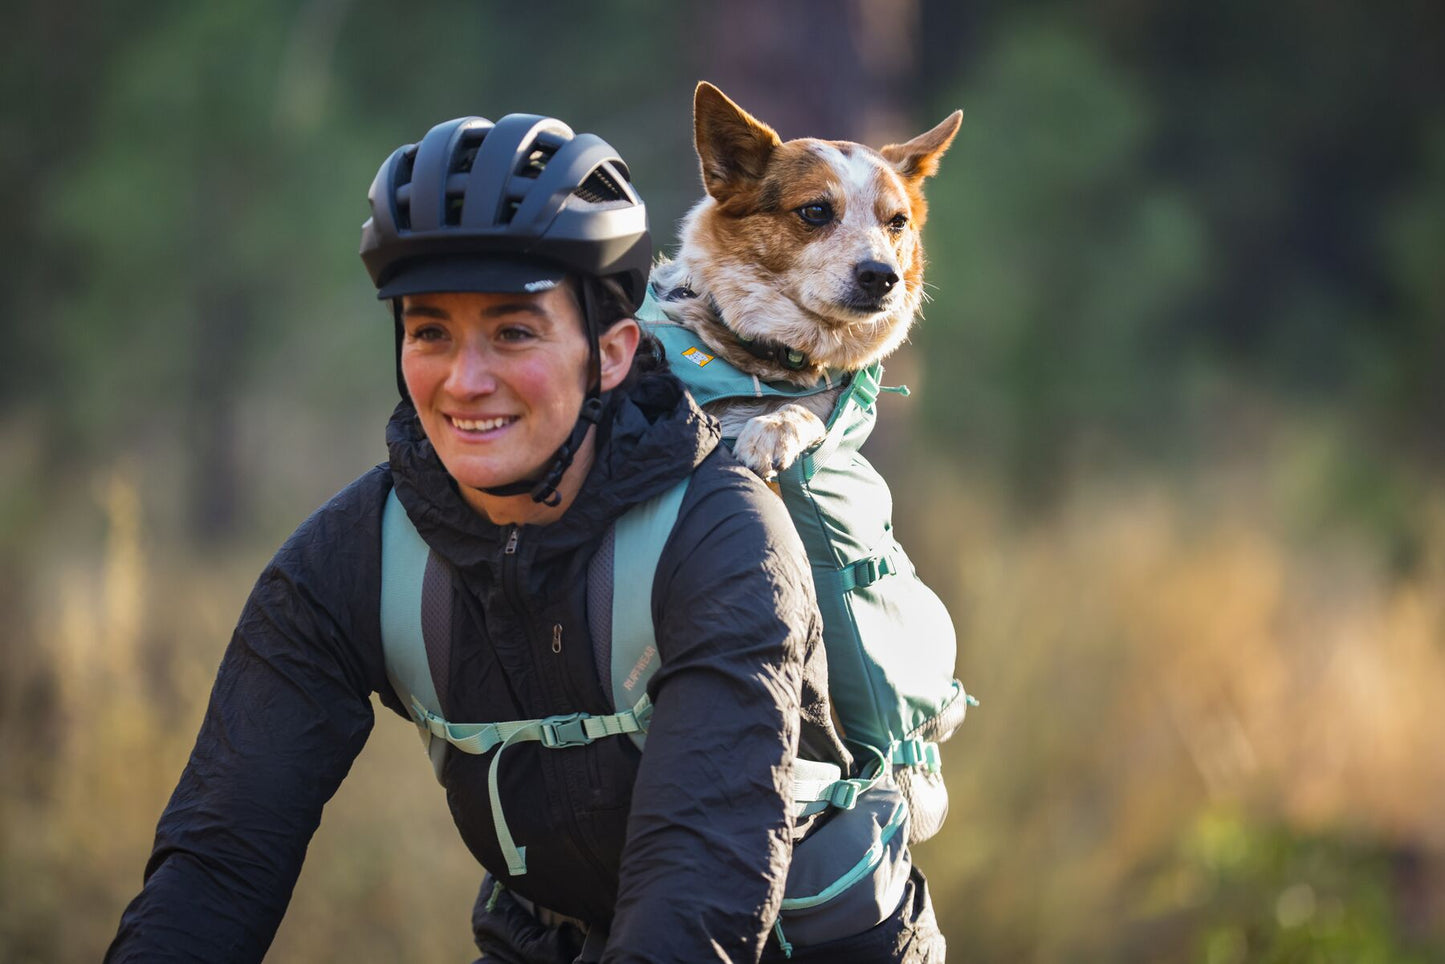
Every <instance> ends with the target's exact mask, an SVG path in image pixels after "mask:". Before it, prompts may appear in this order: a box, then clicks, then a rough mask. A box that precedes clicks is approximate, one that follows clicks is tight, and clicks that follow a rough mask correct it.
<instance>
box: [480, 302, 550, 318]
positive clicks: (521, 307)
mask: <svg viewBox="0 0 1445 964" xmlns="http://www.w3.org/2000/svg"><path fill="white" fill-rule="evenodd" d="M518 313H525V314H529V315H536V316H537V317H538V318H546V317H547V312H546V311H544V310H543V309H542V307H541V306H540V305H538V304H536V303H535V302H532V301H504V302H502V303H501V304H499V305H492V306H491V307H489V308H486V309H483V311H482V317H483V318H500V317H501V316H503V315H515V314H518Z"/></svg>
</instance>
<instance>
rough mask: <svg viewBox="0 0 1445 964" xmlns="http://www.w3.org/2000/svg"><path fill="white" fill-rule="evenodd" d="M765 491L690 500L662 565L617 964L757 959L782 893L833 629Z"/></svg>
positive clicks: (615, 940)
mask: <svg viewBox="0 0 1445 964" xmlns="http://www.w3.org/2000/svg"><path fill="white" fill-rule="evenodd" d="M754 482H755V480H751V477H748V478H747V479H742V480H738V479H736V478H735V477H730V478H729V481H728V483H727V484H726V485H725V486H724V487H722V488H714V489H713V490H712V491H710V492H704V493H701V498H699V499H698V500H697V501H696V502H693V494H692V493H689V502H691V503H692V504H691V505H690V506H685V507H684V515H683V518H682V519H681V520H680V521H679V522H678V525H677V527H676V529H675V530H674V533H673V537H672V540H671V541H670V543H669V545H668V547H667V550H666V551H665V552H664V554H663V557H662V560H661V562H660V563H659V566H658V579H657V585H656V588H655V590H654V596H653V599H654V615H655V625H656V626H657V627H658V643H659V648H660V650H661V654H662V666H661V668H660V669H659V671H658V673H657V676H656V677H655V678H654V679H653V681H652V683H651V685H650V686H649V690H650V691H651V692H652V694H653V700H654V703H655V706H656V709H655V712H654V714H653V717H652V723H651V726H650V729H649V731H648V737H647V749H646V752H644V753H643V755H642V763H641V767H640V770H639V772H638V777H637V783H636V786H635V789H634V793H633V800H632V811H631V816H630V819H629V823H628V835H627V846H626V849H625V850H624V853H623V858H622V868H621V876H620V882H619V891H618V900H617V909H616V915H615V917H614V919H613V924H612V931H611V935H610V939H609V942H608V950H607V954H606V957H605V959H606V960H607V961H609V962H611V961H688V962H698V961H704V960H717V961H756V960H757V959H758V957H759V955H760V954H761V951H762V945H763V942H764V940H765V939H766V936H767V932H768V929H769V928H770V927H771V926H772V923H773V919H774V917H775V916H776V914H777V909H778V905H779V902H780V901H781V899H782V891H783V882H784V879H785V878H786V875H787V867H788V860H789V856H790V853H791V844H790V837H791V834H790V831H791V827H792V817H791V813H790V807H789V804H790V799H789V798H790V787H791V779H792V761H793V758H794V756H795V754H796V752H797V745H798V733H799V714H800V695H801V693H802V690H803V674H804V665H805V660H806V659H807V658H808V656H809V654H810V653H811V652H813V651H815V650H819V648H820V647H821V640H820V633H819V625H820V624H819V619H818V615H817V606H816V603H815V601H814V597H813V587H812V580H811V577H810V575H809V573H808V570H807V567H806V559H805V557H804V554H803V548H802V545H801V543H800V542H799V541H798V538H797V535H796V533H795V532H794V530H793V527H792V523H791V522H790V521H789V520H788V517H787V515H786V512H785V511H784V509H783V506H782V504H781V502H780V501H779V500H777V499H776V498H775V497H774V496H773V495H772V494H771V493H769V492H767V490H765V489H763V488H762V486H761V485H760V484H753V483H754ZM697 485H698V481H697V478H695V480H694V486H695V487H696V486H697ZM669 573H671V575H670V576H669V575H668V574H669ZM818 655H819V656H821V652H820V651H819V652H818Z"/></svg>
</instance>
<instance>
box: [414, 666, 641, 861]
mask: <svg viewBox="0 0 1445 964" xmlns="http://www.w3.org/2000/svg"><path fill="white" fill-rule="evenodd" d="M412 709H413V711H414V712H416V713H418V714H421V719H422V721H423V725H424V726H425V728H426V730H427V732H429V733H430V734H431V735H432V736H434V737H439V738H440V739H443V740H446V741H447V743H449V744H451V745H452V746H454V747H456V748H457V749H458V750H461V751H462V752H463V753H470V754H472V755H473V756H479V755H481V754H483V753H487V752H490V751H491V750H492V749H493V748H494V747H495V748H496V750H497V752H496V753H495V754H494V755H493V756H492V762H491V765H490V766H489V767H488V768H487V795H488V797H489V798H490V801H491V807H492V826H493V827H494V828H495V829H496V831H497V845H498V846H499V847H501V849H502V856H503V857H505V858H506V861H507V873H509V874H511V875H512V876H513V877H521V876H523V875H524V874H526V873H527V848H526V847H518V846H517V843H516V841H515V840H514V839H513V838H512V831H511V829H510V828H509V827H508V826H507V817H506V814H505V813H503V812H502V796H501V793H500V792H499V791H498V789H497V772H498V769H499V767H500V766H501V763H502V754H503V753H504V752H506V749H507V747H509V746H512V745H513V744H516V743H540V744H542V746H543V747H545V748H547V749H549V750H565V749H568V748H570V747H578V746H587V745H588V744H590V743H593V742H595V741H597V740H600V739H602V738H603V737H608V736H624V735H629V734H633V733H640V732H643V731H644V730H646V729H647V723H648V721H649V720H650V719H651V718H652V701H651V700H650V699H648V697H647V696H646V694H644V695H643V697H642V699H640V700H638V701H637V705H636V706H634V707H632V709H630V710H623V711H622V712H621V713H609V714H608V715H606V716H592V715H590V714H588V713H563V714H559V715H557V716H547V717H543V718H541V719H538V720H509V721H507V722H503V723H449V722H447V721H446V720H444V719H442V718H441V717H440V716H437V715H436V714H435V713H432V712H430V711H429V710H427V709H426V707H424V706H422V705H421V704H420V703H419V702H418V701H417V700H416V699H415V697H413V699H412Z"/></svg>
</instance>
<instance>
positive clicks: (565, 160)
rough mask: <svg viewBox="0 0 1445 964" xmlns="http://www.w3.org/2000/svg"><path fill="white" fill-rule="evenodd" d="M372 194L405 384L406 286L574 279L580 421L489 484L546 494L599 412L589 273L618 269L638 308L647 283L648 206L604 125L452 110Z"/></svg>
mask: <svg viewBox="0 0 1445 964" xmlns="http://www.w3.org/2000/svg"><path fill="white" fill-rule="evenodd" d="M368 200H369V201H370V203H371V217H370V218H368V219H367V221H366V223H365V224H363V225H362V227H361V260H362V262H363V263H364V264H365V265H366V270H367V272H368V273H369V274H370V275H371V280H372V282H373V283H374V284H375V285H376V288H377V297H378V298H382V299H387V298H390V299H393V317H394V319H395V322H396V338H397V386H398V389H399V390H400V391H401V394H402V397H403V398H405V397H406V394H407V393H406V385H405V382H404V381H403V379H402V376H401V368H400V363H401V340H402V327H401V297H402V296H403V295H409V294H422V293H427V292H443V291H483V292H491V291H503V292H529V293H532V292H539V291H545V290H547V289H549V288H553V287H556V286H557V285H558V284H560V283H561V282H562V279H563V278H564V277H566V275H568V274H574V275H577V276H579V277H580V278H581V279H582V282H583V283H582V285H581V289H582V315H583V319H584V323H585V327H586V329H587V330H586V335H587V339H588V343H589V362H588V364H589V368H590V374H589V378H588V389H587V397H586V399H585V400H584V402H583V404H582V409H581V411H580V412H579V413H578V419H577V424H576V426H575V427H574V428H573V430H572V434H571V436H570V437H569V438H568V439H567V441H565V442H563V444H562V447H561V448H559V449H558V450H557V452H556V454H555V455H554V457H553V459H552V461H551V463H550V464H549V465H548V466H547V468H546V469H544V471H543V473H542V477H541V478H538V479H529V480H524V481H521V482H516V483H512V484H510V485H504V486H497V487H495V488H491V489H487V490H485V491H487V492H490V493H492V494H494V495H518V494H521V493H523V492H530V494H531V495H532V498H533V499H535V500H536V501H538V502H543V503H546V504H549V505H555V504H556V503H557V500H558V498H559V497H558V495H557V490H556V486H557V484H558V483H559V482H560V481H561V478H562V474H563V473H564V472H566V470H567V467H568V466H569V465H571V463H572V457H573V455H575V454H576V451H577V448H578V447H579V446H580V445H581V443H582V439H583V438H584V437H585V435H586V433H587V429H588V428H589V427H590V426H591V425H593V424H595V423H596V421H597V419H598V418H599V417H600V416H601V413H602V400H601V394H600V385H599V359H598V349H597V339H598V335H599V324H600V321H599V319H598V318H597V317H596V307H595V306H596V302H597V298H596V295H595V293H594V291H593V285H592V283H591V282H590V279H601V278H611V279H613V280H614V281H616V282H617V285H618V286H619V287H620V288H621V290H622V293H623V295H624V296H625V298H626V305H625V307H626V308H627V309H628V310H629V311H636V310H637V307H638V306H639V305H641V303H642V299H643V295H644V294H645V292H646V289H647V274H648V270H649V268H650V267H651V263H652V241H651V238H650V237H649V235H648V232H647V209H646V207H645V206H644V205H643V203H642V199H641V198H640V197H638V196H637V192H636V191H634V190H633V188H632V183H631V174H630V172H629V171H628V169H627V165H626V164H625V163H624V162H623V160H622V158H621V157H619V156H618V154H617V151H616V150H614V149H613V148H612V147H611V146H610V145H608V143H607V142H606V141H604V140H602V139H601V138H600V137H597V136H596V135H594V134H574V133H573V131H572V128H570V127H568V126H567V125H566V124H564V123H562V122H561V121H559V120H556V119H555V118H551V117H541V116H538V115H535V114H508V115H507V116H506V117H503V118H502V119H501V120H500V121H498V122H497V123H495V124H493V123H492V122H491V121H489V120H487V119H486V118H483V117H459V118H457V119H456V120H450V121H446V122H445V123H442V124H438V125H437V126H435V127H433V128H432V129H431V130H430V131H428V132H427V135H426V136H425V137H423V138H422V140H421V142H420V143H419V144H407V145H404V146H403V147H399V148H397V149H396V150H395V151H394V152H392V155H391V156H390V157H389V158H387V159H386V161H385V162H384V163H383V164H382V165H381V169H380V170H379V171H377V173H376V179H375V180H374V181H373V182H372V184H371V191H370V192H369V194H368Z"/></svg>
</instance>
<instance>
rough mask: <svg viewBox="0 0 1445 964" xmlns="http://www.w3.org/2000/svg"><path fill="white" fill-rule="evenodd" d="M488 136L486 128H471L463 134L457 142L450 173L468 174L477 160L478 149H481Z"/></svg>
mask: <svg viewBox="0 0 1445 964" xmlns="http://www.w3.org/2000/svg"><path fill="white" fill-rule="evenodd" d="M486 136H487V132H486V131H485V130H469V131H466V132H465V133H463V134H462V136H461V140H459V141H458V142H457V147H456V155H455V156H454V157H453V158H452V168H451V172H450V173H452V174H467V173H469V172H470V171H471V169H472V165H473V164H475V163H476V160H477V151H478V150H480V149H481V146H482V140H483V139H484V138H485V137H486Z"/></svg>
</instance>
